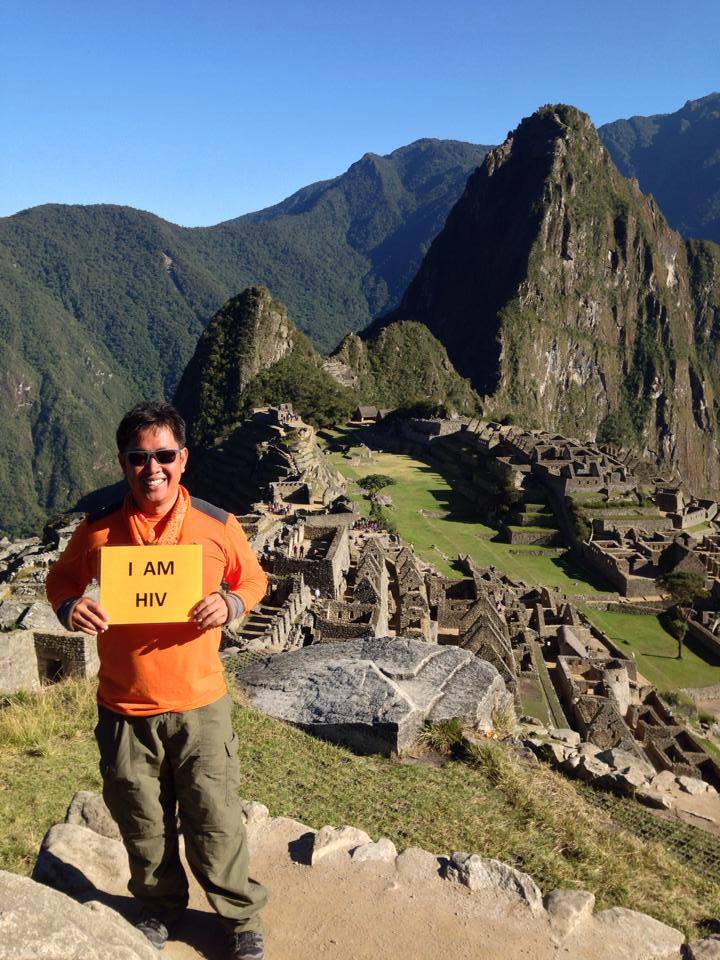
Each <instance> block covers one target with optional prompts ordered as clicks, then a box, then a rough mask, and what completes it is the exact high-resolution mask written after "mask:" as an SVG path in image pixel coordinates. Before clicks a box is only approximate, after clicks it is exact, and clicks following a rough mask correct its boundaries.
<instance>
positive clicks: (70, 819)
mask: <svg viewBox="0 0 720 960" xmlns="http://www.w3.org/2000/svg"><path fill="white" fill-rule="evenodd" d="M65 823H74V824H75V825H76V826H80V827H87V828H88V830H93V831H94V832H95V833H99V834H100V836H101V837H109V838H110V839H111V840H121V839H122V838H121V837H120V830H119V829H118V825H117V824H116V823H115V821H114V820H113V818H112V816H111V814H110V811H109V810H108V808H107V806H106V805H105V801H104V800H103V798H102V797H101V796H100V795H99V794H97V793H91V792H90V791H89V790H79V791H78V792H77V793H76V794H75V796H74V797H73V798H72V800H71V801H70V806H69V807H68V809H67V813H66V814H65Z"/></svg>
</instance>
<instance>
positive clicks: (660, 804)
mask: <svg viewBox="0 0 720 960" xmlns="http://www.w3.org/2000/svg"><path fill="white" fill-rule="evenodd" d="M635 799H636V800H639V801H640V803H642V804H644V806H646V807H652V808H653V809H655V810H672V807H673V801H672V797H669V796H668V795H667V794H666V793H660V791H659V790H654V789H653V788H652V787H643V788H642V789H640V790H638V791H637V792H636V793H635Z"/></svg>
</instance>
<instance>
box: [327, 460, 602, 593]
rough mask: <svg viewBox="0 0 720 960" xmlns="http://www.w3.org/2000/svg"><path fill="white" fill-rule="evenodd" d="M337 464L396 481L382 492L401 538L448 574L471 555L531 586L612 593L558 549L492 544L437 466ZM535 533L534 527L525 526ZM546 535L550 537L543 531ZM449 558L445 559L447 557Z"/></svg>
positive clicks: (362, 504) (355, 473)
mask: <svg viewBox="0 0 720 960" xmlns="http://www.w3.org/2000/svg"><path fill="white" fill-rule="evenodd" d="M330 460H331V461H332V464H333V466H334V467H335V468H336V469H337V470H339V471H340V472H341V473H343V474H344V475H345V476H346V477H347V478H348V479H349V480H359V479H360V478H361V477H364V476H367V474H369V473H384V474H387V475H388V476H390V477H392V478H393V479H394V480H395V481H396V482H395V484H394V485H393V486H390V487H387V488H386V489H385V490H383V493H386V494H389V495H390V497H392V501H393V507H392V509H391V515H392V517H393V520H394V521H395V524H396V525H397V528H398V532H399V533H400V535H401V536H402V537H403V538H404V539H405V540H407V541H409V542H410V543H412V544H413V545H414V546H415V549H416V550H417V552H418V554H420V556H421V557H423V558H424V559H425V560H428V561H429V562H430V563H432V564H434V565H435V566H436V567H437V568H438V570H439V571H440V572H441V573H443V574H445V575H446V576H454V577H456V576H459V574H458V571H457V570H456V569H455V568H454V567H453V566H452V563H453V561H454V560H455V558H456V557H457V555H458V554H469V555H470V556H471V557H472V558H473V559H474V560H475V562H476V563H478V564H480V566H490V565H494V566H495V567H497V568H498V570H501V571H502V572H503V573H506V574H508V575H509V576H511V577H514V578H516V579H520V580H524V581H525V582H526V583H529V584H533V585H535V584H544V585H546V586H550V587H554V588H556V589H558V590H560V591H561V592H562V593H567V594H577V593H582V594H597V593H601V592H604V591H609V590H611V588H610V587H608V586H607V585H605V584H602V583H598V582H595V581H593V582H590V580H589V579H587V578H588V574H587V573H586V572H585V571H583V570H581V569H580V568H579V567H578V566H577V565H576V564H575V563H574V562H572V561H571V560H570V559H569V556H568V555H567V554H565V555H563V556H558V555H557V550H552V549H548V550H547V551H545V550H543V552H542V555H541V556H533V555H532V554H533V552H537V551H538V550H539V549H542V548H539V547H521V546H518V545H515V546H513V545H512V544H509V543H499V542H494V541H493V540H492V538H493V537H495V536H496V535H497V530H494V529H493V528H492V527H488V526H487V525H485V524H483V523H480V521H479V520H477V519H476V518H475V517H473V516H472V515H471V514H470V513H469V511H470V510H471V509H472V508H471V507H470V505H469V504H468V503H467V501H465V500H464V499H463V498H461V497H459V496H458V495H456V494H455V493H454V492H453V490H452V487H451V486H450V484H449V483H448V481H447V480H446V479H445V478H444V477H443V476H441V474H439V473H438V472H437V470H435V468H434V467H431V466H429V465H428V464H427V463H423V462H422V461H420V460H415V459H414V458H413V457H408V456H402V455H399V454H394V453H381V452H375V453H374V455H373V459H372V462H371V463H363V465H362V466H353V465H352V463H351V461H350V459H348V458H346V457H344V456H343V455H342V454H341V453H337V452H335V453H331V454H330ZM350 492H351V495H352V497H353V499H354V500H355V501H356V503H357V504H358V507H359V509H360V510H361V512H362V513H364V514H365V515H367V513H368V510H369V503H368V501H367V500H364V499H363V492H362V490H360V489H359V488H358V489H356V490H352V489H351V491H350ZM423 510H425V511H429V512H437V511H450V514H451V515H450V516H448V517H432V516H424V515H423V514H422V513H421V511H423ZM523 529H532V528H523ZM542 532H544V533H547V530H546V529H544V528H543V530H542ZM446 558H447V559H446Z"/></svg>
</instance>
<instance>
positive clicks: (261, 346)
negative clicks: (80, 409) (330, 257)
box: [175, 286, 478, 449]
mask: <svg viewBox="0 0 720 960" xmlns="http://www.w3.org/2000/svg"><path fill="white" fill-rule="evenodd" d="M419 401H433V402H435V403H438V404H445V405H447V406H451V407H453V408H454V409H456V410H458V411H460V412H462V413H475V412H476V411H477V409H478V397H477V394H475V392H474V391H473V389H472V387H471V386H470V384H469V383H468V381H467V380H463V379H462V378H461V377H460V376H458V374H457V373H456V371H455V370H454V368H453V366H452V364H451V363H450V361H449V359H448V356H447V352H446V350H445V348H444V347H443V346H442V344H441V343H439V342H438V340H436V339H435V337H433V335H432V334H431V333H430V331H429V330H428V329H427V327H424V326H423V325H422V324H419V323H403V324H394V325H393V326H392V327H390V328H388V329H387V330H381V331H380V333H379V334H378V336H376V337H374V338H372V339H369V340H367V341H364V340H361V339H360V338H359V337H358V336H357V335H356V334H350V335H349V336H348V337H346V339H345V340H344V341H343V343H342V345H341V346H340V348H339V349H338V350H337V351H336V352H335V353H334V354H333V355H332V356H331V357H329V358H328V359H325V358H323V357H322V356H321V354H319V353H318V351H317V350H316V349H315V348H314V347H313V345H312V344H311V343H310V341H309V340H308V338H307V337H306V336H305V335H304V334H303V333H301V332H300V331H299V330H298V329H297V328H296V327H295V325H294V323H293V322H292V320H291V319H290V318H289V316H288V311H287V309H286V308H285V306H284V305H283V304H282V303H280V302H279V301H278V300H275V299H274V298H273V297H272V295H271V293H270V291H269V290H267V288H265V287H260V286H255V287H248V289H246V290H243V292H242V293H241V294H239V295H238V296H237V297H233V298H232V299H231V300H228V302H227V303H226V304H224V306H223V307H222V308H221V309H220V310H219V311H218V312H217V313H216V314H215V316H214V317H213V319H212V320H211V321H210V323H209V324H208V326H207V327H206V329H205V330H204V331H203V333H202V335H201V336H200V339H199V340H198V344H197V347H196V349H195V353H194V354H193V357H192V359H191V360H190V362H189V363H188V365H187V367H186V369H185V372H184V373H183V375H182V377H181V380H180V383H179V385H178V389H177V392H176V394H175V403H176V404H177V407H178V409H179V410H180V411H181V412H182V414H183V416H184V417H185V419H186V421H187V424H188V440H189V443H190V445H191V446H192V447H193V448H195V449H197V448H209V447H211V446H212V445H213V444H216V443H217V442H218V441H222V440H223V439H224V438H225V437H226V436H227V435H228V433H229V432H231V431H232V430H233V429H234V428H235V427H236V426H237V425H238V423H239V422H240V421H241V420H242V419H243V418H244V417H247V416H248V415H249V414H250V412H251V411H252V408H253V407H258V406H265V405H274V406H275V405H278V404H280V403H286V402H289V403H292V405H293V409H294V410H295V412H296V413H298V414H299V415H300V416H301V417H302V419H303V420H306V421H307V422H309V423H312V424H314V425H315V426H324V425H327V424H329V423H333V422H338V421H343V420H347V419H349V417H350V414H351V412H352V410H353V409H354V408H355V407H356V406H357V405H358V404H360V403H371V404H374V405H381V406H392V407H394V406H399V405H407V404H414V403H417V402H419Z"/></svg>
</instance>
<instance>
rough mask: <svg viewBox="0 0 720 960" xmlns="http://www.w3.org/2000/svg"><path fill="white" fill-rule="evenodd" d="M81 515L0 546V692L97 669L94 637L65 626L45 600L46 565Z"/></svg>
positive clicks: (30, 687)
mask: <svg viewBox="0 0 720 960" xmlns="http://www.w3.org/2000/svg"><path fill="white" fill-rule="evenodd" d="M80 519H81V516H80V515H74V516H72V515H65V516H63V517H59V518H57V520H56V521H55V522H53V523H50V524H48V525H47V526H46V528H45V531H44V535H43V539H42V540H41V539H40V538H38V537H34V538H32V539H29V540H22V541H18V542H16V543H10V542H8V541H5V542H4V543H3V544H2V545H0V630H1V631H2V632H0V693H5V694H8V693H17V692H18V691H20V690H27V691H33V690H38V689H39V688H40V686H41V684H42V683H51V682H55V681H57V680H60V679H63V678H64V677H90V676H95V674H97V671H98V666H99V663H98V656H97V645H96V642H95V637H92V636H89V635H87V634H84V633H71V632H69V631H67V630H63V628H62V627H61V625H60V623H59V622H58V620H57V618H56V616H55V614H54V613H53V611H52V609H51V607H50V605H49V604H48V603H47V601H46V599H45V577H46V575H47V571H48V568H49V566H50V564H52V563H53V562H54V561H55V560H56V559H57V557H58V556H59V550H61V549H64V547H65V546H66V544H67V542H68V540H69V539H70V537H71V536H72V533H73V531H74V530H75V528H76V527H77V525H78V524H79V522H80Z"/></svg>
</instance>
